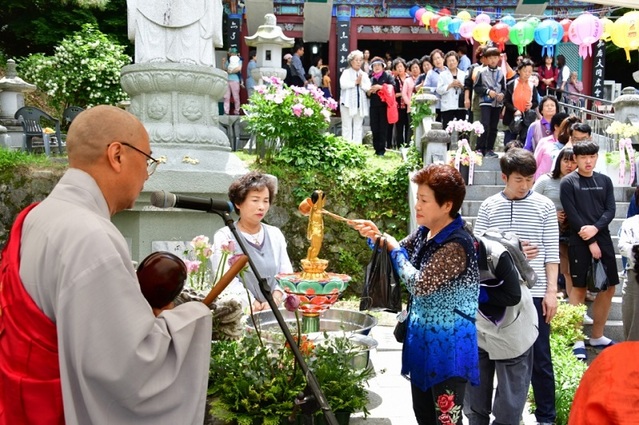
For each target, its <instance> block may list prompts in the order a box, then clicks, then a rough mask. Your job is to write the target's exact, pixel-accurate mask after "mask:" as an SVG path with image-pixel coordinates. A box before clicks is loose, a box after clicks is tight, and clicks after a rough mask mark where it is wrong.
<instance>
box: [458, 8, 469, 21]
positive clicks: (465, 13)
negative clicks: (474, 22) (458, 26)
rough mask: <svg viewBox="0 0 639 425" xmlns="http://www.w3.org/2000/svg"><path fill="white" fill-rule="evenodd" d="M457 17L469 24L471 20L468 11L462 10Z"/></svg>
mask: <svg viewBox="0 0 639 425" xmlns="http://www.w3.org/2000/svg"><path fill="white" fill-rule="evenodd" d="M457 17H458V18H459V19H461V20H462V21H464V22H468V21H470V20H471V16H470V13H468V11H466V10H462V11H461V12H459V13H458V14H457Z"/></svg>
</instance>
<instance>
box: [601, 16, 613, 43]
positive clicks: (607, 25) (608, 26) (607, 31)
mask: <svg viewBox="0 0 639 425" xmlns="http://www.w3.org/2000/svg"><path fill="white" fill-rule="evenodd" d="M600 21H601V23H602V24H603V27H604V30H603V34H601V39H602V40H603V41H610V38H611V37H612V25H613V24H614V22H612V21H611V20H610V19H608V18H601V19H600Z"/></svg>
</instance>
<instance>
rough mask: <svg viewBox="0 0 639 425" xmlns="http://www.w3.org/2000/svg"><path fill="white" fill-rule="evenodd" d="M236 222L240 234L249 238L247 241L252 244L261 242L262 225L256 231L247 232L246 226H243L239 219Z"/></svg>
mask: <svg viewBox="0 0 639 425" xmlns="http://www.w3.org/2000/svg"><path fill="white" fill-rule="evenodd" d="M238 224H239V225H240V227H241V228H240V230H241V232H242V234H243V235H244V236H246V237H247V238H248V239H249V242H252V243H253V244H254V245H259V244H260V243H261V239H262V234H263V233H262V229H263V228H262V226H260V229H259V230H258V231H257V233H252V232H249V231H248V229H247V228H246V227H244V225H243V224H242V222H241V221H240V222H239V223H238Z"/></svg>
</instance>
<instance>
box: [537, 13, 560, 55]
mask: <svg viewBox="0 0 639 425" xmlns="http://www.w3.org/2000/svg"><path fill="white" fill-rule="evenodd" d="M563 36H564V29H563V27H562V26H561V24H560V23H559V22H557V21H555V20H554V19H546V20H544V21H543V22H541V23H540V24H539V25H538V26H537V28H535V42H536V43H537V44H539V45H540V46H542V48H541V56H542V57H544V56H551V57H552V56H554V52H555V45H557V44H558V43H559V42H560V41H561V38H562V37H563Z"/></svg>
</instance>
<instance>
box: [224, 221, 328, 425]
mask: <svg viewBox="0 0 639 425" xmlns="http://www.w3.org/2000/svg"><path fill="white" fill-rule="evenodd" d="M211 212H214V213H216V214H218V215H219V216H220V217H222V219H223V220H224V224H225V225H226V226H227V227H228V228H229V229H230V230H231V233H233V236H235V240H236V241H237V243H238V245H239V246H240V248H241V249H242V252H243V253H244V255H246V256H247V257H248V263H249V267H250V268H251V270H252V271H253V274H255V277H256V278H257V281H258V282H259V285H260V290H261V291H262V294H263V295H264V298H266V301H267V302H268V305H269V306H270V307H271V310H272V311H273V315H274V316H275V319H276V320H277V324H278V325H279V326H280V329H281V330H282V333H283V334H284V337H285V338H286V341H287V342H288V345H289V347H290V348H291V350H292V351H293V356H294V357H295V360H296V361H297V364H298V365H299V366H300V369H301V370H302V372H303V373H304V376H305V377H306V388H305V389H304V393H303V394H300V396H299V397H298V400H296V401H295V404H296V405H300V404H305V403H308V404H307V405H306V406H305V407H302V411H303V412H304V414H305V415H308V416H307V417H306V418H305V423H310V424H313V423H314V419H313V416H312V415H313V413H315V412H316V411H317V410H318V409H322V412H323V413H324V418H325V419H326V422H327V423H328V424H329V425H338V422H337V418H336V417H335V414H334V413H333V411H332V410H331V406H329V404H328V401H326V396H325V395H324V393H323V392H322V389H321V388H320V385H319V382H318V381H317V378H316V377H315V374H314V373H313V372H312V371H311V370H310V369H309V368H308V365H307V364H306V361H305V360H304V357H303V356H302V352H301V351H300V349H299V347H298V346H297V342H296V341H295V339H294V338H293V335H291V332H290V331H289V329H288V326H286V322H285V321H284V318H283V317H282V313H280V310H279V308H278V306H277V305H276V304H275V301H274V300H273V295H272V294H271V288H269V286H268V282H267V280H266V279H265V278H263V277H262V276H261V275H260V274H259V271H258V270H257V267H255V264H254V263H253V259H252V258H251V256H250V255H249V253H248V251H247V250H246V246H245V245H244V238H243V237H241V236H240V234H239V233H238V231H237V228H236V227H235V223H234V222H233V219H232V218H231V214H230V213H229V212H228V211H214V210H211ZM254 325H255V326H256V327H257V323H254ZM309 394H310V395H309ZM308 417H310V421H309V420H308Z"/></svg>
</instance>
